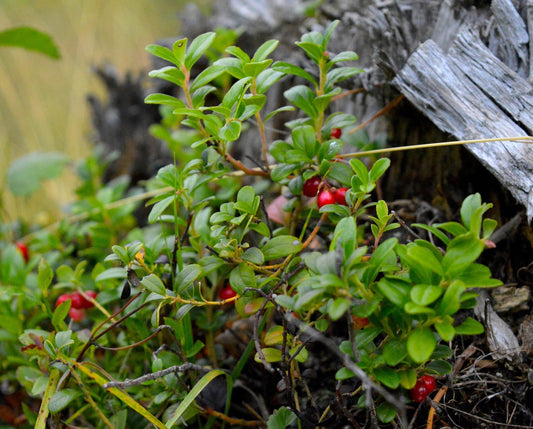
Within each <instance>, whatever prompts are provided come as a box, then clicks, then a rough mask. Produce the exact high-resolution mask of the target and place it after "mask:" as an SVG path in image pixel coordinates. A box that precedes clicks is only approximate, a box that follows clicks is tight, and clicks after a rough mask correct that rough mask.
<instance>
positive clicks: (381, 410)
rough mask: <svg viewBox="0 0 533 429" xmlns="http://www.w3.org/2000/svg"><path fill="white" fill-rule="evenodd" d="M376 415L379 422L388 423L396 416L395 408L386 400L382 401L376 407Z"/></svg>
mask: <svg viewBox="0 0 533 429" xmlns="http://www.w3.org/2000/svg"><path fill="white" fill-rule="evenodd" d="M376 415H377V416H378V419H379V421H380V422H383V423H390V422H392V421H393V420H394V418H395V417H396V408H394V405H391V404H389V403H388V402H382V403H381V404H379V405H378V406H377V407H376Z"/></svg>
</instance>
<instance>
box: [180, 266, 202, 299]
mask: <svg viewBox="0 0 533 429" xmlns="http://www.w3.org/2000/svg"><path fill="white" fill-rule="evenodd" d="M200 275H202V267H201V266H200V265H198V264H190V265H186V266H185V267H183V270H181V271H180V272H179V273H178V275H177V276H176V285H177V292H178V293H182V292H183V291H184V290H185V289H187V288H188V287H189V286H190V285H191V284H192V283H193V282H194V281H195V280H196V279H197V278H198V277H200Z"/></svg>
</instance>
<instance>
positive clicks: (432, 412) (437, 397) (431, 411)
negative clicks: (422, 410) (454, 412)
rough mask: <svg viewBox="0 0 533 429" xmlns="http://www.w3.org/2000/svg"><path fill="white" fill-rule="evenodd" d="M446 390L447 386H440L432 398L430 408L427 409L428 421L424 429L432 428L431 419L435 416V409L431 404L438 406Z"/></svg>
mask: <svg viewBox="0 0 533 429" xmlns="http://www.w3.org/2000/svg"><path fill="white" fill-rule="evenodd" d="M447 390H448V386H446V385H444V386H442V387H441V388H440V390H439V391H438V392H437V394H436V395H435V397H434V398H433V401H431V408H430V409H429V413H428V421H427V425H426V429H432V428H433V417H434V416H435V409H436V407H435V405H434V404H433V402H434V403H435V404H438V403H439V401H440V400H441V399H442V397H443V396H444V394H445V393H446V391H447Z"/></svg>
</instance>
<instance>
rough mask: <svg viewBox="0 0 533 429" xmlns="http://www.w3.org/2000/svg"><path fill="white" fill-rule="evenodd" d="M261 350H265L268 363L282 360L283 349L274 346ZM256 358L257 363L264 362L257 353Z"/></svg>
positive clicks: (264, 353)
mask: <svg viewBox="0 0 533 429" xmlns="http://www.w3.org/2000/svg"><path fill="white" fill-rule="evenodd" d="M261 350H262V351H263V355H264V357H265V360H266V361H267V362H268V363H273V362H280V361H281V350H278V349H275V348H273V347H264V348H262V349H261ZM254 360H255V361H256V362H257V363H261V362H263V361H262V360H261V358H260V357H259V355H258V354H257V353H256V354H255V357H254Z"/></svg>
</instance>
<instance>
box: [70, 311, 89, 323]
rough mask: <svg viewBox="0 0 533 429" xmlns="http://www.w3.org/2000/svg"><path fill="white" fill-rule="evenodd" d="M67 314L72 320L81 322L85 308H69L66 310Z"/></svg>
mask: <svg viewBox="0 0 533 429" xmlns="http://www.w3.org/2000/svg"><path fill="white" fill-rule="evenodd" d="M68 315H69V316H70V318H71V319H72V320H74V322H81V321H82V320H83V319H84V317H85V310H83V309H80V308H71V309H70V310H69V311H68Z"/></svg>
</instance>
